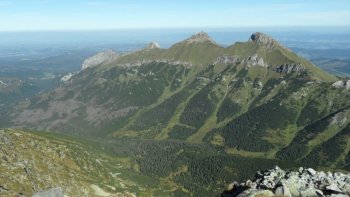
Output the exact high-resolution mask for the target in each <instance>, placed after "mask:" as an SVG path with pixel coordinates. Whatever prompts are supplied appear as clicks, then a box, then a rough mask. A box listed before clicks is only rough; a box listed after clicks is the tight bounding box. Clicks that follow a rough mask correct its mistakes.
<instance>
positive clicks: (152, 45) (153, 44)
mask: <svg viewBox="0 0 350 197" xmlns="http://www.w3.org/2000/svg"><path fill="white" fill-rule="evenodd" d="M159 48H160V46H159V44H158V43H156V42H151V43H149V44H148V45H147V47H146V49H159Z"/></svg>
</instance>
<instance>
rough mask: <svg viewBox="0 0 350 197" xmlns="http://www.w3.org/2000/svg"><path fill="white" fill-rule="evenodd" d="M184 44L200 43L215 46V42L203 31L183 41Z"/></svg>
mask: <svg viewBox="0 0 350 197" xmlns="http://www.w3.org/2000/svg"><path fill="white" fill-rule="evenodd" d="M185 42H186V43H198V42H199V43H200V42H211V43H213V44H216V43H215V41H214V40H213V39H212V38H211V37H210V36H209V35H208V34H207V33H206V32H204V31H201V32H199V33H197V34H194V35H192V36H191V37H190V38H188V39H186V40H185Z"/></svg>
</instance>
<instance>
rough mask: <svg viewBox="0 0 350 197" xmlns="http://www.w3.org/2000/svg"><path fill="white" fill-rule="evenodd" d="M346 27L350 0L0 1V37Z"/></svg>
mask: <svg viewBox="0 0 350 197" xmlns="http://www.w3.org/2000/svg"><path fill="white" fill-rule="evenodd" d="M261 26H262V27H266V26H268V27H274V26H277V27H278V26H350V0H114V1H113V0H0V31H21V30H94V29H97V30H98V29H127V28H198V27H205V28H207V27H214V28H215V27H261Z"/></svg>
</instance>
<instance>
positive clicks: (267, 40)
mask: <svg viewBox="0 0 350 197" xmlns="http://www.w3.org/2000/svg"><path fill="white" fill-rule="evenodd" d="M249 40H250V41H252V42H255V43H257V44H261V45H265V46H267V47H269V48H274V47H275V46H276V45H278V42H277V41H276V40H274V39H273V38H271V37H270V36H268V35H266V34H264V33H261V32H256V33H253V34H252V35H251V36H250V38H249Z"/></svg>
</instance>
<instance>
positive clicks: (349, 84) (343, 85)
mask: <svg viewBox="0 0 350 197" xmlns="http://www.w3.org/2000/svg"><path fill="white" fill-rule="evenodd" d="M332 86H333V87H335V88H339V89H346V90H350V80H347V81H337V82H335V83H333V84H332Z"/></svg>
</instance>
